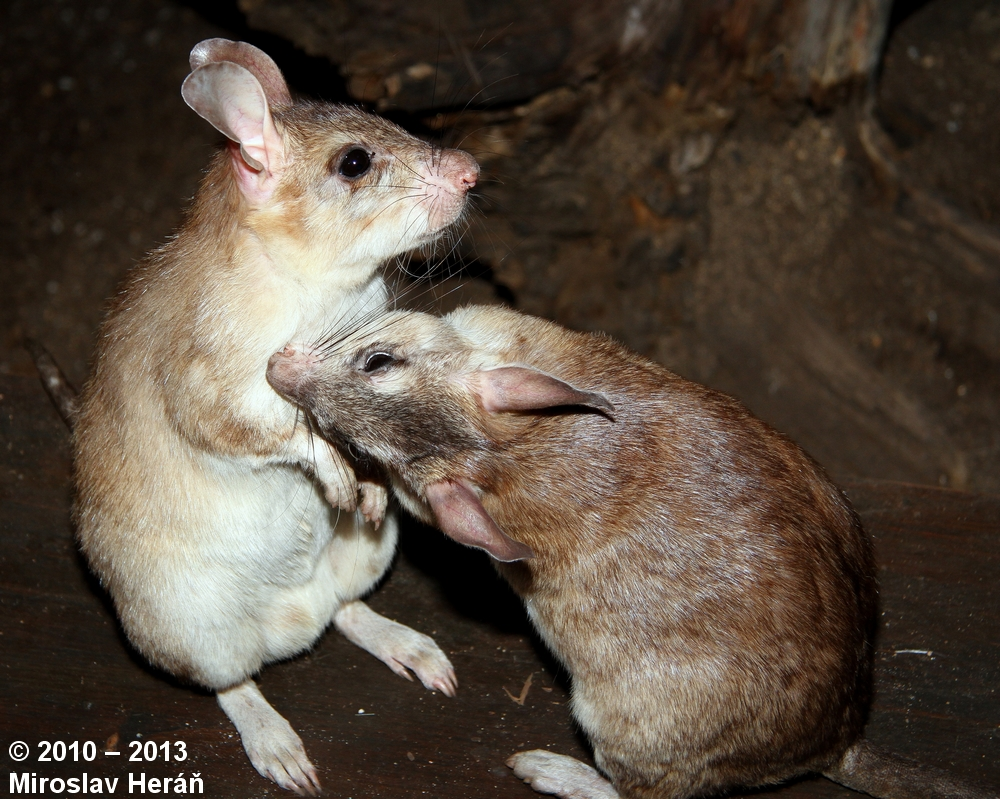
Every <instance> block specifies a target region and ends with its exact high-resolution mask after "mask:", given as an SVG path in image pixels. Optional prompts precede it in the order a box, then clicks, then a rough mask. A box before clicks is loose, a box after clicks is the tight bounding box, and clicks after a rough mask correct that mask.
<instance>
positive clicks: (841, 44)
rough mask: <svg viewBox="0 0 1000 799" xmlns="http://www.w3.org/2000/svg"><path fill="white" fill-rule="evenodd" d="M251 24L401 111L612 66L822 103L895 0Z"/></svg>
mask: <svg viewBox="0 0 1000 799" xmlns="http://www.w3.org/2000/svg"><path fill="white" fill-rule="evenodd" d="M239 5H240V8H241V9H242V10H243V11H244V12H245V13H246V15H247V19H248V21H249V22H250V24H251V25H253V26H255V27H258V28H261V29H264V30H267V31H270V32H273V33H277V34H279V35H281V36H284V37H286V38H288V39H290V40H291V41H292V42H294V43H295V44H296V45H298V46H299V47H301V48H302V49H304V50H305V51H306V52H307V53H309V54H310V55H322V56H325V57H327V58H329V59H330V60H331V61H333V62H334V63H336V64H338V65H339V66H340V69H341V71H342V72H343V74H344V75H345V76H346V77H347V79H348V88H349V91H350V92H351V93H352V94H353V95H354V96H355V97H356V98H358V99H359V100H364V101H367V102H374V103H377V104H378V105H379V106H380V107H381V108H383V109H387V108H400V109H404V110H407V111H425V110H428V109H439V108H449V107H450V108H454V107H465V106H466V105H467V104H472V105H476V106H495V105H498V104H508V103H517V102H523V101H525V100H527V99H530V98H531V97H534V96H537V95H538V94H540V93H542V92H544V91H547V90H549V89H552V88H554V87H556V86H560V85H567V84H578V83H580V82H581V81H584V80H587V79H589V78H592V77H593V76H595V75H596V74H598V73H600V72H603V71H607V70H614V69H619V68H625V69H637V70H640V71H642V72H643V73H645V74H646V75H647V77H648V78H649V79H651V80H654V81H660V82H663V81H666V80H668V79H669V80H674V81H676V82H679V83H681V84H685V85H687V84H690V83H692V82H695V83H697V84H698V85H699V86H704V87H714V88H715V89H719V88H720V87H723V86H725V85H728V83H729V82H730V81H731V80H732V79H733V78H734V77H736V76H744V77H749V78H751V79H754V80H757V81H760V82H762V83H764V84H766V85H767V86H769V87H770V89H771V90H772V91H773V92H775V93H776V94H779V95H782V96H793V97H799V98H812V99H813V100H816V101H820V102H825V101H827V100H828V99H829V98H830V97H833V96H835V95H836V94H837V93H838V92H840V91H841V90H843V89H844V87H849V86H852V85H854V84H857V83H859V82H862V83H863V82H865V81H867V79H868V78H869V76H870V75H871V74H872V72H873V70H874V69H875V67H876V65H877V63H878V59H879V56H880V54H881V49H882V43H883V40H884V37H885V33H886V27H887V23H888V19H889V12H890V8H891V0H786V1H785V2H778V0H688V1H687V2H680V0H664V1H663V2H654V1H652V0H638V1H637V0H562V1H561V2H538V1H537V0H508V2H505V3H482V2H476V1H475V0H333V1H332V2H331V1H330V0H240V2H239Z"/></svg>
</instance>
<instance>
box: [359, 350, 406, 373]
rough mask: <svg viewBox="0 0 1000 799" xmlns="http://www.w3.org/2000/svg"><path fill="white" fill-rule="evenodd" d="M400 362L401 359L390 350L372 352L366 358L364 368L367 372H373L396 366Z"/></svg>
mask: <svg viewBox="0 0 1000 799" xmlns="http://www.w3.org/2000/svg"><path fill="white" fill-rule="evenodd" d="M398 362H399V359H398V358H396V357H395V356H394V355H390V354H389V353H388V352H372V353H370V354H369V355H368V357H366V358H365V364H364V366H363V367H362V369H363V370H364V371H365V373H366V374H372V373H373V372H380V371H383V370H385V369H388V368H389V367H390V366H394V365H395V364H397V363H398Z"/></svg>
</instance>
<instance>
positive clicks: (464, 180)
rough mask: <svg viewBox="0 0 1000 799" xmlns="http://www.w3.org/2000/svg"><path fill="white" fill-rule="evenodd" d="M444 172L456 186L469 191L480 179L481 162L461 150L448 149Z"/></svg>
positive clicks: (443, 165)
mask: <svg viewBox="0 0 1000 799" xmlns="http://www.w3.org/2000/svg"><path fill="white" fill-rule="evenodd" d="M445 160H446V162H445V163H443V164H442V167H443V169H442V172H443V173H444V174H445V175H446V176H447V178H448V180H450V181H451V182H452V183H453V184H454V186H455V188H457V189H461V190H462V191H468V190H469V189H471V188H472V187H473V186H475V185H476V182H477V181H478V180H479V164H477V163H476V159H475V158H473V157H472V156H471V155H469V154H468V153H464V152H462V151H461V150H447V151H446V153H445Z"/></svg>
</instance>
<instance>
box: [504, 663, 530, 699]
mask: <svg viewBox="0 0 1000 799" xmlns="http://www.w3.org/2000/svg"><path fill="white" fill-rule="evenodd" d="M534 676H535V672H531V674H529V675H528V679H526V680H525V681H524V686H523V687H522V688H521V695H520V696H514V694H512V693H511V692H510V691H508V690H507V686H506V685H505V686H504V687H503V690H504V693H505V694H507V696H509V697H510V698H511V699H512V700H513V701H515V702H517V704H519V705H521V706H522V707H523V706H524V700H525V699H527V698H528V691H530V690H531V680H532V678H534Z"/></svg>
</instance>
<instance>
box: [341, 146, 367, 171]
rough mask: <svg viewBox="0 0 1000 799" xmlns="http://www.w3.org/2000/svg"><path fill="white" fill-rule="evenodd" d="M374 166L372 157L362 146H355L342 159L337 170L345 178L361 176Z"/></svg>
mask: <svg viewBox="0 0 1000 799" xmlns="http://www.w3.org/2000/svg"><path fill="white" fill-rule="evenodd" d="M371 167H372V158H371V156H370V155H369V154H368V153H367V152H366V151H365V150H362V149H361V148H360V147H354V148H352V149H350V150H348V151H347V154H346V155H345V156H344V157H343V158H341V159H340V165H339V166H338V167H337V171H338V172H340V174H341V175H343V176H344V177H345V178H359V177H361V176H362V175H363V174H365V172H367V171H368V170H369V169H371Z"/></svg>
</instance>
